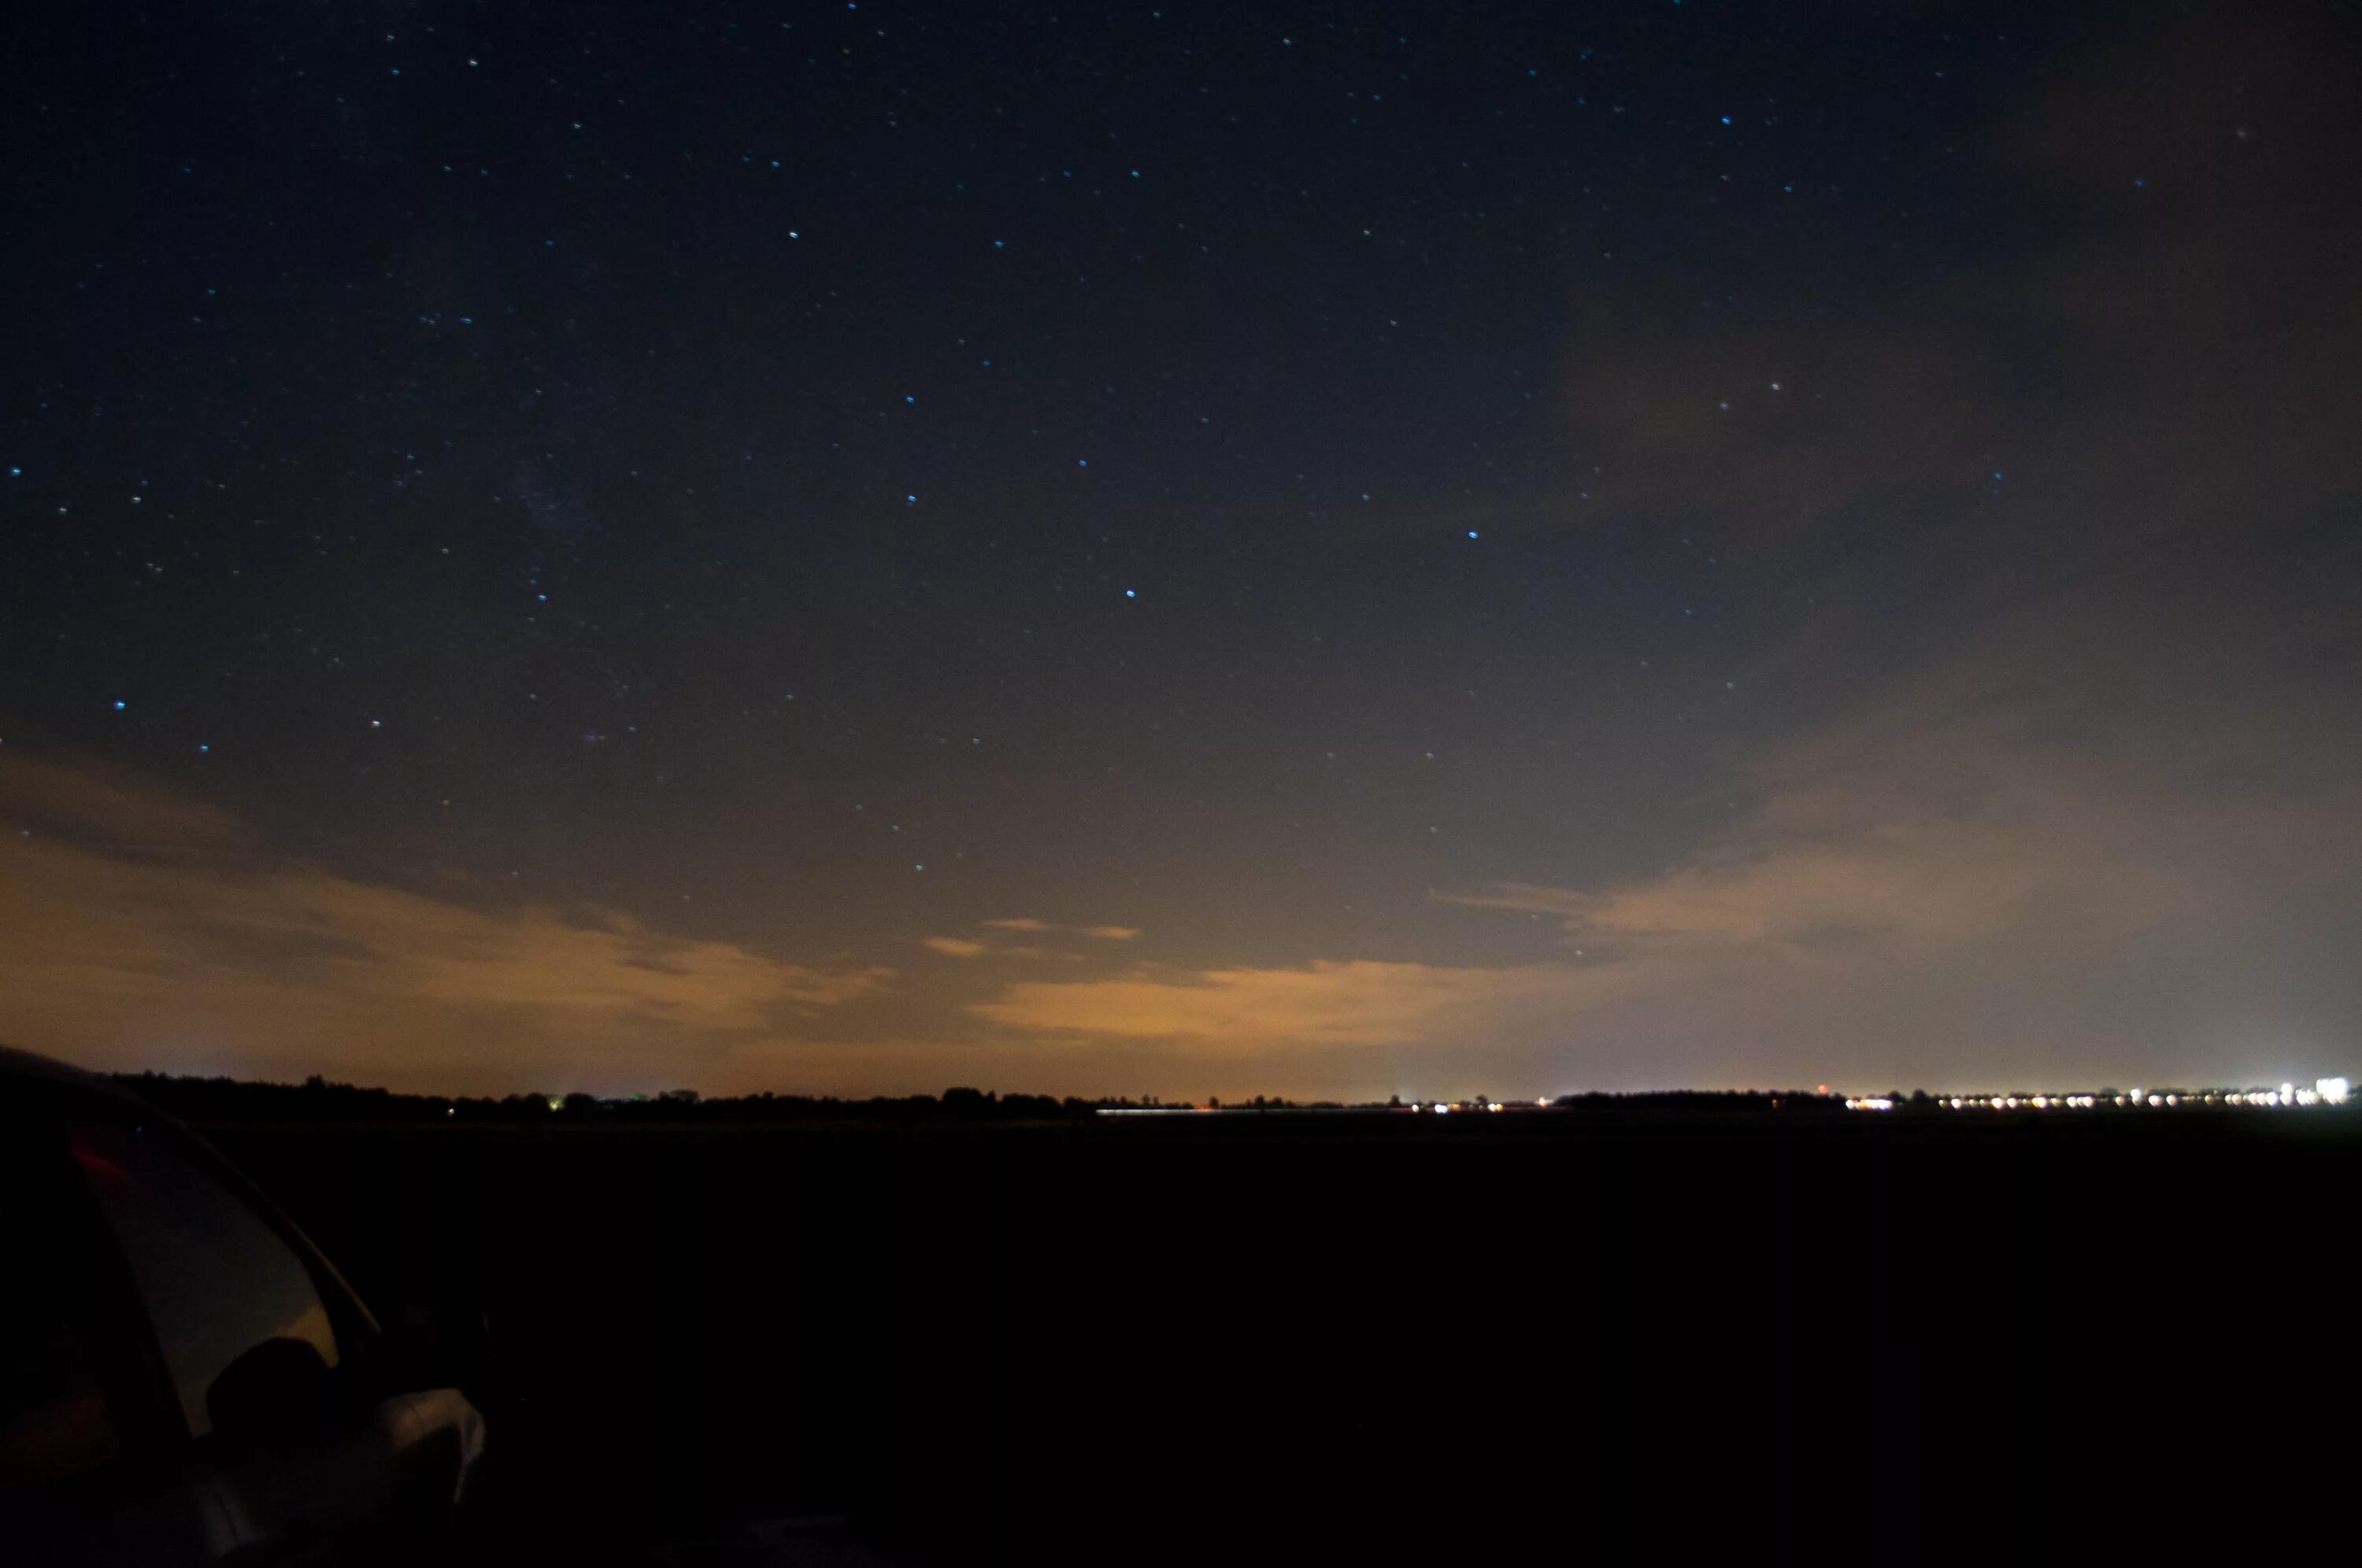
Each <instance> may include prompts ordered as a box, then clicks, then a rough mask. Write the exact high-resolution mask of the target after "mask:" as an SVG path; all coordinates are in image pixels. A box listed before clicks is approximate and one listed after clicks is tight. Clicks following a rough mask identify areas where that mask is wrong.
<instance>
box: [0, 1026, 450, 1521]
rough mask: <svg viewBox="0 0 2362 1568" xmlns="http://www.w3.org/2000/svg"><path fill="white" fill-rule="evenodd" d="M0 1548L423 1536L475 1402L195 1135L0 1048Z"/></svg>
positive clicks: (71, 1072)
mask: <svg viewBox="0 0 2362 1568" xmlns="http://www.w3.org/2000/svg"><path fill="white" fill-rule="evenodd" d="M0 1246H5V1247H6V1254H5V1255H6V1263H5V1264H0V1559H5V1560H6V1561H7V1562H11V1563H47V1562H55V1563H93V1564H105V1563H118V1562H120V1563H139V1564H157V1565H160V1568H178V1565H182V1564H190V1565H198V1564H229V1563H237V1564H247V1563H279V1562H304V1563H307V1564H308V1563H335V1562H359V1561H366V1562H398V1561H403V1560H405V1559H406V1558H408V1557H409V1556H411V1555H413V1554H414V1553H415V1554H418V1555H421V1556H432V1555H436V1554H438V1553H439V1551H441V1550H442V1549H443V1548H444V1547H446V1546H447V1545H448V1544H449V1543H450V1542H451V1541H452V1540H454V1539H456V1538H457V1533H458V1531H459V1530H460V1529H461V1528H462V1524H463V1521H464V1519H465V1517H466V1512H467V1509H466V1505H467V1504H468V1502H469V1498H470V1496H471V1494H472V1493H473V1492H475V1491H478V1490H480V1478H481V1474H482V1471H483V1463H482V1462H483V1457H484V1453H485V1420H484V1417H483V1414H482V1412H481V1411H480V1410H479V1409H478V1408H477V1407H476V1405H475V1403H473V1402H472V1401H471V1399H470V1398H469V1395H467V1394H465V1393H462V1392H461V1390H460V1389H459V1388H458V1387H454V1386H447V1383H448V1379H447V1377H446V1376H445V1375H444V1372H443V1369H442V1367H441V1366H440V1365H438V1364H437V1362H438V1360H439V1358H440V1353H441V1352H442V1351H444V1350H446V1349H447V1348H448V1347H447V1343H438V1342H437V1339H436V1336H434V1335H432V1334H429V1333H427V1332H424V1331H409V1330H403V1331H394V1332H391V1333H390V1332H388V1331H386V1330H384V1329H383V1328H381V1326H380V1324H379V1322H378V1320H377V1319H376V1318H375V1317H373V1316H372V1315H371V1314H370V1309H368V1308H367V1307H366V1306H364V1305H363V1304H362V1302H361V1299H360V1297H359V1296H358V1295H356V1294H355V1293H354V1291H353V1289H352V1287H351V1286H348V1285H347V1284H346V1283H345V1281H344V1279H343V1277H342V1276H341V1275H338V1274H337V1271H336V1269H335V1268H334V1267H333V1266H332V1265H331V1264H329V1262H328V1261H327V1259H326V1258H325V1257H324V1256H322V1255H321V1253H320V1252H319V1250H318V1249H317V1248H315V1246H313V1245H312V1243H311V1242H309V1241H308V1240H306V1239H305V1237H304V1233H303V1232H302V1231H299V1230H298V1229H296V1227H295V1226H294V1224H293V1223H292V1222H291V1221H290V1220H288V1218H287V1217H286V1216H285V1215H284V1214H282V1213H281V1211H280V1210H279V1209H277V1208H276V1207H274V1206H273V1205H272V1204H271V1203H270V1200H269V1199H268V1198H265V1197H264V1196H263V1195H262V1194H261V1193H260V1192H259V1191H258V1190H257V1189H256V1188H255V1187H254V1186H253V1184H252V1183H250V1182H248V1181H247V1180H246V1179H245V1178H244V1177H242V1176H239V1175H238V1173H237V1171H236V1170H235V1169H233V1168H232V1167H231V1166H230V1165H229V1163H228V1162H227V1161H226V1160H224V1159H223V1158H222V1157H221V1156H220V1155H219V1154H216V1153H215V1151H214V1150H212V1149H211V1148H210V1147H208V1146H207V1145H206V1144H205V1143H204V1141H203V1140H201V1139H199V1138H198V1137H196V1136H195V1135H194V1134H193V1133H192V1132H189V1131H188V1130H187V1129H186V1128H183V1127H182V1126H179V1125H177V1124H176V1123H174V1122H173V1121H171V1119H170V1118H168V1117H165V1116H162V1115H160V1114H159V1113H158V1112H157V1111H156V1110H154V1109H153V1108H152V1107H149V1106H148V1105H146V1104H144V1103H143V1102H142V1101H141V1100H139V1099H138V1097H136V1096H134V1095H131V1094H128V1093H127V1092H125V1091H123V1090H122V1089H120V1088H116V1087H114V1086H113V1085H111V1084H109V1083H108V1082H106V1081H105V1079H103V1078H100V1077H94V1076H93V1075H91V1074H87V1073H83V1072H80V1071H77V1070H75V1069H73V1068H72V1067H68V1066H63V1065H61V1064H60V1063H56V1062H53V1061H50V1060H48V1059H46V1058H43V1057H40V1056H37V1055H31V1054H28V1053H26V1052H22V1051H17V1050H11V1049H7V1048H6V1047H0Z"/></svg>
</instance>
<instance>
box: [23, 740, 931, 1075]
mask: <svg viewBox="0 0 2362 1568" xmlns="http://www.w3.org/2000/svg"><path fill="white" fill-rule="evenodd" d="M61 802H65V803H68V804H71V805H72V806H73V807H74V810H75V812H78V814H79V819H80V825H81V826H83V828H85V829H87V830H90V831H91V832H93V833H94V834H99V835H101V836H103V838H104V841H105V842H104V845H103V846H100V845H94V844H89V843H83V842H76V841H74V840H72V839H69V838H62V837H59V836H56V835H55V834H52V833H50V832H48V831H39V830H35V831H27V830H26V829H25V828H23V827H21V826H20V827H18V831H16V832H10V833H8V834H5V835H0V932H5V933H6V940H5V941H0V1038H6V1039H7V1040H9V1041H10V1042H12V1043H18V1044H23V1045H28V1046H32V1047H34V1048H37V1049H49V1050H53V1051H57V1052H60V1053H62V1054H64V1055H69V1056H72V1057H74V1058H75V1059H79V1060H85V1061H91V1062H94V1063H95V1064H98V1065H116V1064H120V1065H125V1066H174V1065H180V1066H184V1067H185V1068H187V1069H188V1070H196V1069H199V1068H204V1069H208V1070H215V1071H240V1072H258V1073H259V1072H273V1073H280V1074H288V1073H295V1072H308V1071H328V1072H335V1071H338V1070H346V1069H345V1064H348V1063H350V1064H355V1066H352V1067H351V1068H350V1069H349V1070H352V1071H357V1072H360V1073H363V1074H365V1075H367V1076H369V1077H373V1078H383V1077H408V1078H409V1079H410V1080H411V1081H417V1082H427V1083H432V1084H435V1085H438V1086H441V1087H447V1088H448V1087H486V1088H489V1087H499V1086H502V1085H505V1086H507V1087H518V1086H519V1085H520V1083H521V1082H524V1081H530V1080H531V1079H532V1078H535V1077H541V1076H543V1075H553V1074H554V1075H558V1076H560V1077H564V1078H565V1079H566V1081H569V1082H570V1081H576V1079H575V1078H573V1077H567V1075H585V1074H587V1075H590V1076H591V1077H606V1078H609V1079H611V1080H612V1079H613V1077H614V1076H615V1075H616V1074H618V1073H631V1074H633V1075H635V1076H639V1077H647V1076H653V1077H655V1078H657V1079H658V1080H663V1079H666V1078H669V1077H677V1076H690V1075H692V1074H693V1072H694V1067H695V1064H696V1063H697V1062H698V1061H700V1060H701V1059H702V1058H703V1057H705V1056H706V1055H710V1054H711V1053H712V1050H713V1049H715V1048H716V1046H717V1044H718V1043H720V1042H723V1041H726V1040H727V1039H728V1038H730V1037H732V1036H734V1035H741V1034H751V1033H756V1032H778V1031H782V1030H785V1029H787V1028H789V1026H790V1025H791V1023H792V1021H794V1020H797V1019H799V1018H812V1017H817V1016H819V1015H821V1014H822V1013H824V1012H828V1011H831V1010H837V1009H841V1008H843V1007H844V1006H845V1005H846V1004H848V1003H851V1002H854V1001H856V1000H859V999H866V998H870V997H874V996H876V995H877V994H878V993H879V992H881V991H882V990H883V989H884V988H885V986H886V983H887V981H888V980H889V978H890V977H891V976H892V974H893V971H892V970H891V969H890V968H888V967H886V966H878V965H863V964H855V963H823V964H799V963H790V962H785V961H782V960H780V959H778V958H774V957H770V956H767V955H763V954H760V953H757V952H755V951H753V950H751V949H749V948H747V947H745V946H742V945H740V944H734V943H730V942H722V941H714V940H708V939H701V938H693V937H680V936H670V935H666V934H664V933H658V932H655V931H651V930H649V929H647V928H646V927H645V926H643V925H642V924H640V923H639V922H636V921H635V920H633V919H632V918H631V917H629V916H628V915H625V914H623V913H621V912H619V911H581V912H579V913H576V914H574V915H572V916H568V915H565V914H561V913H560V912H558V911H552V910H546V909H536V908H473V907H469V906H466V905H463V904H460V903H458V902H455V901H452V900H447V899H442V898H432V897H426V896H424V895H421V894H418V893H414V892H409V891H405V890H403V889H395V888H389V887H383V886H379V885H374V884H370V883H366V882H362V881H358V880H355V879H352V878H345V877H339V876H337V875H335V874H333V873H331V872H328V871H326V870H323V869H320V868H318V867H305V866H301V865H296V864H292V863H290V862H286V861H283V860H277V859H264V858H260V857H255V856H235V857H229V858H224V857H223V856H220V855H218V854H215V853H210V852H211V851H213V850H215V849H217V848H219V847H220V846H221V845H225V844H228V843H232V842H236V841H237V839H238V838H239V837H240V835H239V834H238V833H237V828H236V824H235V823H232V822H230V821H229V820H228V819H226V818H222V817H219V816H217V815H216V814H215V813H211V812H209V811H208V809H207V808H204V807H203V806H201V805H199V804H196V803H194V802H187V801H178V800H175V799H173V798H172V797H171V796H169V795H167V794H163V793H161V792H157V791H153V790H144V789H139V788H132V787H126V786H123V785H121V784H120V783H110V782H107V781H105V779H103V778H98V776H96V775H93V776H92V779H91V780H89V781H85V780H83V778H82V777H81V775H80V774H79V772H78V770H76V769H73V768H71V767H61V766H58V765H50V764H44V765H40V766H38V767H28V766H27V765H25V764H23V763H21V762H17V761H15V760H13V759H12V761H11V762H10V763H9V764H8V765H7V766H6V768H5V770H0V819H5V820H6V821H7V822H8V823H10V824H11V825H12V826H17V825H18V824H23V823H30V822H32V821H34V820H36V819H41V820H48V821H61V820H64V818H63V815H62V814H61V812H60V811H59V810H58V808H59V806H60V804H61ZM193 837H197V838H200V839H201V842H199V843H198V844H197V845H196V848H197V849H198V850H201V851H206V852H207V853H194V854H193V853H191V852H190V850H189V845H190V842H191V840H192V838H193ZM389 1064H391V1066H389Z"/></svg>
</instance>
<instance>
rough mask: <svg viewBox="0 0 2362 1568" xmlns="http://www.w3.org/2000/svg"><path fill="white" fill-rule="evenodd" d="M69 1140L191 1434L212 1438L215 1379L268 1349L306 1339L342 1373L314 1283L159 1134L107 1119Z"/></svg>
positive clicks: (270, 1234)
mask: <svg viewBox="0 0 2362 1568" xmlns="http://www.w3.org/2000/svg"><path fill="white" fill-rule="evenodd" d="M69 1131H70V1132H71V1134H72V1147H73V1153H74V1158H75V1160H76V1161H77V1162H79V1163H80V1165H82V1168H83V1172H84V1173H85V1174H86V1175H87V1176H89V1178H90V1183H91V1186H92V1187H94V1189H95V1190H96V1191H97V1193H98V1198H99V1203H100V1206H101V1207H102V1208H103V1209H105V1211H106V1217H107V1220H109V1222H110V1223H112V1224H113V1225H114V1227H115V1233H116V1237H117V1238H118V1239H119V1240H120V1241H121V1242H122V1244H123V1251H124V1254H125V1256H126V1257H127V1259H128V1260H129V1262H130V1264H131V1275H132V1279H133V1282H134V1283H135V1284H136V1285H138V1288H139V1295H140V1298H141V1299H142V1300H143V1301H144V1302H145V1303H146V1304H147V1308H148V1315H149V1318H150V1319H151V1320H153V1321H154V1323H155V1326H156V1338H157V1342H158V1343H159V1344H160V1346H161V1348H162V1350H163V1353H164V1361H165V1364H166V1365H167V1366H168V1367H170V1369H171V1375H172V1382H173V1385H174V1386H175V1387H176V1388H177V1389H178V1390H179V1391H180V1396H181V1408H182V1410H183V1411H184V1412H185V1413H186V1414H187V1416H188V1419H189V1431H190V1434H191V1435H192V1436H197V1437H202V1436H204V1434H205V1433H206V1432H207V1431H209V1430H212V1425H213V1423H212V1420H211V1418H210V1417H208V1416H207V1414H206V1410H205V1394H206V1391H207V1390H208V1389H210V1388H211V1387H212V1386H213V1382H214V1379H215V1378H216V1377H218V1376H220V1375H221V1373H222V1369H223V1368H225V1367H226V1366H227V1365H229V1364H230V1363H231V1362H233V1361H236V1360H237V1358H238V1357H239V1356H240V1355H242V1354H244V1353H246V1352H248V1351H249V1350H251V1349H253V1348H254V1347H255V1346H256V1345H258V1344H260V1343H261V1342H263V1341H265V1340H270V1339H294V1340H303V1341H305V1342H309V1343H310V1344H312V1345H313V1346H315V1348H317V1349H318V1351H319V1353H320V1358H321V1359H322V1360H323V1361H325V1362H326V1364H328V1365H330V1366H334V1365H336V1364H337V1340H336V1334H335V1331H333V1330H332V1329H331V1328H330V1326H329V1323H328V1314H327V1309H326V1308H325V1307H324V1306H322V1305H321V1302H320V1296H319V1292H318V1291H316V1290H315V1289H314V1288H313V1286H312V1276H311V1274H310V1273H309V1272H308V1271H307V1270H306V1269H305V1268H304V1263H303V1260H302V1259H301V1258H299V1257H297V1256H296V1255H295V1253H294V1252H293V1251H292V1249H291V1248H290V1247H289V1246H288V1245H287V1243H286V1242H282V1241H281V1240H280V1238H279V1236H278V1234H277V1232H275V1231H272V1230H271V1229H270V1226H269V1225H267V1224H265V1223H264V1222H263V1220H262V1219H261V1217H260V1216H259V1215H258V1214H256V1213H255V1212H254V1210H253V1209H249V1208H248V1207H247V1205H246V1204H245V1203H243V1202H241V1201H239V1200H238V1199H237V1198H236V1197H234V1196H233V1195H231V1194H230V1193H229V1192H227V1191H226V1190H224V1189H223V1188H222V1187H219V1186H217V1185H216V1184H215V1182H214V1180H213V1178H212V1177H210V1176H207V1175H205V1174H204V1172H203V1171H201V1170H199V1169H197V1167H196V1166H194V1165H191V1164H190V1163H189V1162H188V1161H186V1160H184V1159H182V1157H181V1156H180V1155H179V1154H176V1153H174V1152H173V1150H172V1149H171V1148H170V1147H169V1146H167V1145H166V1144H165V1143H163V1142H161V1141H160V1140H159V1139H158V1138H157V1137H156V1136H154V1135H153V1134H152V1133H148V1132H140V1131H138V1130H136V1129H133V1128H129V1127H122V1126H116V1125H113V1124H110V1123H106V1122H98V1121H81V1122H74V1123H72V1124H71V1126H70V1129H69Z"/></svg>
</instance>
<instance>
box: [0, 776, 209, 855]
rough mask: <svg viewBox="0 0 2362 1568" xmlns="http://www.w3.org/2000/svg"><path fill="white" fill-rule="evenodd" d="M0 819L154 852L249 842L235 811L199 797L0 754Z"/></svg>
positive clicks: (50, 832) (88, 841) (203, 849)
mask: <svg viewBox="0 0 2362 1568" xmlns="http://www.w3.org/2000/svg"><path fill="white" fill-rule="evenodd" d="M0 821H6V823H8V824H9V825H11V826H12V827H15V828H17V829H18V830H19V831H22V830H24V829H27V828H29V829H31V830H33V831H36V832H39V833H42V834H47V835H50V836H56V837H67V838H72V839H73V840H74V841H76V842H78V843H84V844H92V845H98V846H102V847H105V846H111V847H114V848H116V849H133V850H138V851H139V852H141V853H146V854H151V855H158V854H164V855H171V854H188V853H192V852H209V851H216V850H223V849H229V848H234V847H237V846H240V845H248V844H249V843H250V837H249V835H248V834H247V833H246V832H245V831H244V829H242V828H241V827H240V826H239V824H238V823H237V821H236V819H234V818H232V817H231V816H230V815H229V814H228V813H226V812H222V811H219V810H216V809H215V808H214V807H212V806H208V805H205V804H204V803H203V802H201V801H192V800H188V799H186V798H185V797H182V796H179V795H175V794H173V793H171V792H170V791H169V790H160V789H158V788H156V787H155V786H154V785H152V784H149V783H148V782H146V781H145V780H142V779H138V778H132V777H130V776H129V775H127V774H124V773H122V772H120V771H118V770H116V769H111V768H105V767H99V766H97V765H94V764H87V763H85V764H82V765H79V766H76V767H65V766H63V765H61V764H59V763H55V762H49V761H44V760H40V759H37V758H33V757H28V756H17V755H15V754H13V753H12V754H11V755H9V756H6V759H5V760H0Z"/></svg>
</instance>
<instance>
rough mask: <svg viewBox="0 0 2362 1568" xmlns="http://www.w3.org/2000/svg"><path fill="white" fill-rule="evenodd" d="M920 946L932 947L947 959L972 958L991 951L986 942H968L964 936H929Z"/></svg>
mask: <svg viewBox="0 0 2362 1568" xmlns="http://www.w3.org/2000/svg"><path fill="white" fill-rule="evenodd" d="M922 945H925V946H928V947H932V948H933V949H934V950H935V951H936V952H938V953H941V954H943V955H944V956H945V957H948V958H974V957H976V956H977V955H979V954H984V953H989V952H991V951H992V944H990V943H988V942H970V941H969V940H968V939H967V938H966V937H964V936H930V937H928V938H926V939H925V941H924V943H923V944H922Z"/></svg>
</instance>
